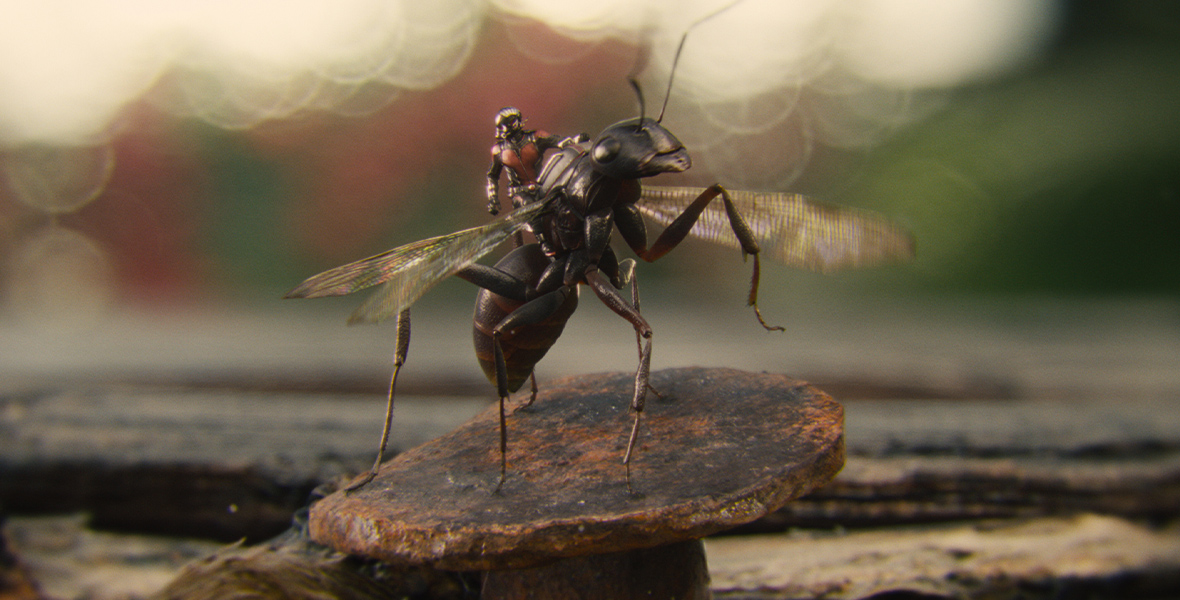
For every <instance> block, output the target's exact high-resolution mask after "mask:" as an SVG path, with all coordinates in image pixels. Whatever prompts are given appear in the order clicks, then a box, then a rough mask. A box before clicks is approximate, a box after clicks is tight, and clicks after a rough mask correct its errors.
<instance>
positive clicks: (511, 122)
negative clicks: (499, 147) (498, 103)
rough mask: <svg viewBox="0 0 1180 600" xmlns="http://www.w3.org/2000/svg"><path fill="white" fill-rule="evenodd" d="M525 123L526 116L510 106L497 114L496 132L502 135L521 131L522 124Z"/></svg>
mask: <svg viewBox="0 0 1180 600" xmlns="http://www.w3.org/2000/svg"><path fill="white" fill-rule="evenodd" d="M523 122H524V116H522V115H521V114H520V109H518V108H515V107H512V106H508V107H505V108H501V109H500V112H498V113H496V131H497V132H500V133H507V132H508V131H510V130H512V129H519V128H520V126H521V123H523Z"/></svg>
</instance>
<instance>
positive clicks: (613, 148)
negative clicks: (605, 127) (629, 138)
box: [592, 137, 622, 164]
mask: <svg viewBox="0 0 1180 600" xmlns="http://www.w3.org/2000/svg"><path fill="white" fill-rule="evenodd" d="M621 148H622V144H620V143H619V140H616V139H615V138H613V137H608V138H603V139H601V140H599V141H598V143H597V144H594V151H593V155H592V156H593V157H594V162H597V163H599V164H606V163H608V162H610V161H612V160H614V159H615V157H616V156H618V155H619V150H620V149H621Z"/></svg>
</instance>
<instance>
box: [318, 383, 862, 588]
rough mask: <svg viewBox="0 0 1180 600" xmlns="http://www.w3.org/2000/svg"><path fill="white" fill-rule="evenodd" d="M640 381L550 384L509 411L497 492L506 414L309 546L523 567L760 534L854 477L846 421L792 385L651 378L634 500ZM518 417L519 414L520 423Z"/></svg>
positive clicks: (409, 471)
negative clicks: (766, 523)
mask: <svg viewBox="0 0 1180 600" xmlns="http://www.w3.org/2000/svg"><path fill="white" fill-rule="evenodd" d="M633 381H634V378H633V375H631V374H624V373H612V374H598V375H585V376H579V377H572V378H567V379H562V380H558V381H552V382H547V383H545V384H544V385H542V392H541V394H540V395H539V396H538V398H537V401H536V403H535V404H533V405H532V406H531V407H528V408H519V407H520V406H521V405H522V404H523V400H525V399H527V395H526V394H520V395H518V397H517V398H518V399H517V401H514V402H512V403H511V404H510V408H509V411H511V414H510V415H509V417H508V440H509V441H508V479H507V481H506V482H505V484H504V486H503V489H502V490H501V492H500V493H499V494H496V493H493V490H494V489H495V487H496V483H497V481H498V478H499V430H498V424H497V423H498V421H497V413H496V408H495V407H494V406H493V407H491V409H489V410H488V411H486V412H484V413H481V414H480V415H478V416H477V417H476V418H474V419H472V420H471V421H469V422H468V423H466V424H465V425H463V426H462V427H460V428H459V429H457V430H455V431H453V432H451V433H450V434H448V435H446V436H443V437H442V438H439V439H437V440H435V441H433V442H430V443H427V444H425V445H422V446H419V447H417V448H414V449H412V450H410V451H408V452H405V453H403V454H401V455H399V456H397V457H396V458H395V459H393V460H392V461H390V462H388V463H386V464H385V465H384V467H383V468H382V470H381V472H380V474H379V475H378V476H377V478H376V479H374V480H373V481H372V482H371V483H370V484H369V485H368V486H366V487H364V488H362V489H360V490H358V491H355V492H352V493H336V494H333V495H331V496H329V497H327V498H325V499H323V500H321V501H320V502H318V503H317V504H315V505H314V506H313V507H312V509H311V517H310V529H311V535H312V537H313V539H315V540H316V541H319V542H321V543H324V544H327V545H330V546H332V547H335V548H337V549H339V550H342V551H345V552H348V553H351V554H359V555H365V556H371V557H374V558H379V559H382V560H386V561H389V562H394V563H402V564H405V563H413V564H433V565H435V566H438V567H441V568H446V569H455V570H486V569H504V568H521V567H527V566H532V565H537V564H542V563H544V562H546V561H551V560H553V559H555V558H560V557H570V556H580V555H586V554H601V553H608V552H619V551H622V550H628V549H634V548H646V547H653V546H658V545H662V544H669V543H673V542H678V541H683V540H687V539H693V538H698V537H702V536H704V535H708V534H710V533H714V532H717V531H721V530H724V529H727V528H729V527H733V526H735V525H739V524H742V523H746V522H749V521H751V520H754V519H756V518H758V517H761V516H762V515H765V514H766V513H768V512H770V511H773V510H775V509H777V508H779V507H781V506H782V505H783V504H785V503H786V502H787V501H789V500H791V499H792V498H795V497H798V496H800V495H802V494H805V493H807V492H808V491H810V490H812V489H814V488H815V487H817V486H819V485H822V484H823V483H825V482H827V481H828V480H830V479H831V478H832V477H833V476H834V475H835V474H836V472H837V471H839V470H840V467H841V466H842V465H843V463H844V440H843V409H842V408H841V407H840V405H839V404H837V403H836V402H835V401H834V400H832V399H831V398H830V397H829V396H827V395H826V394H824V393H823V392H821V391H819V390H817V389H815V388H813V387H811V386H808V385H807V384H805V383H803V382H800V381H796V380H793V379H790V378H788V377H785V376H782V375H771V374H756V373H749V372H744V371H737V370H733V369H703V368H686V369H671V370H665V371H658V372H655V373H652V377H651V383H652V385H653V386H654V387H655V388H656V389H657V390H658V391H659V393H660V394H661V396H662V397H656V396H654V395H649V397H648V402H647V407H646V411H645V413H644V418H643V425H642V432H641V434H640V443H639V448H638V450H637V452H636V456H634V457H633V458H632V482H633V485H634V490H635V493H634V494H631V493H629V492H628V490H627V485H626V480H625V477H624V470H623V465H622V457H623V449H624V448H625V446H626V443H627V436H628V434H629V432H630V427H631V420H632V413H631V412H630V409H629V406H628V403H629V400H630V397H631V389H632V387H631V386H632V385H633ZM517 409H519V410H517Z"/></svg>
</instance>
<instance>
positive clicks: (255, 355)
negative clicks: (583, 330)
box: [0, 0, 1180, 377]
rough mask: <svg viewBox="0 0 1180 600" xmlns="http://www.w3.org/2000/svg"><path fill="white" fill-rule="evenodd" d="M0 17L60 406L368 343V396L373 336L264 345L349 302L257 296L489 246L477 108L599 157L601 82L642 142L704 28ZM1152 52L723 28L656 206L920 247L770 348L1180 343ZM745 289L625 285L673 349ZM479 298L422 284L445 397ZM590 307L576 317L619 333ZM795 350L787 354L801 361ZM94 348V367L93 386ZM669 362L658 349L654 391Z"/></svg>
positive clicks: (687, 258) (1160, 38)
mask: <svg viewBox="0 0 1180 600" xmlns="http://www.w3.org/2000/svg"><path fill="white" fill-rule="evenodd" d="M4 4H5V5H6V8H5V12H6V16H5V18H4V19H3V21H2V22H0V294H2V298H3V303H2V305H0V306H2V310H0V324H2V328H3V331H4V332H5V333H4V337H5V338H6V340H7V341H6V342H5V343H3V344H2V346H3V353H4V363H6V365H7V367H6V368H8V369H10V370H12V371H13V372H17V373H25V374H29V373H33V374H41V375H44V376H51V377H57V376H63V377H68V376H69V375H71V374H78V373H80V372H83V371H85V370H86V369H95V370H102V369H103V368H107V367H109V366H110V364H109V363H103V362H102V361H103V360H109V361H116V360H118V361H121V362H120V364H123V365H124V366H125V368H128V369H132V370H135V369H137V368H140V367H142V368H144V369H151V368H154V367H153V365H157V366H158V364H157V362H158V363H159V364H166V365H173V366H175V365H188V366H190V367H192V366H193V365H194V364H195V363H200V366H203V367H205V368H207V369H209V370H216V369H217V368H225V367H229V366H233V362H234V361H235V360H236V358H234V357H236V356H239V355H241V356H246V355H248V356H250V357H251V360H253V361H256V362H257V363H260V364H263V365H264V366H267V367H269V368H272V369H275V370H280V371H281V370H283V369H285V368H287V367H288V366H290V365H291V364H292V363H291V361H295V360H297V359H298V358H299V357H301V356H306V355H308V354H315V353H317V352H323V351H324V350H323V349H324V348H330V347H332V345H333V344H337V345H340V346H341V347H343V346H352V345H356V344H362V345H363V344H369V345H371V346H372V348H373V352H372V355H373V356H372V361H373V362H372V363H371V366H372V367H373V368H374V369H375V370H376V369H378V368H379V367H380V365H382V364H384V363H385V361H387V360H388V352H389V351H390V350H391V349H392V348H391V340H390V337H391V335H392V332H391V331H390V329H391V328H381V327H378V328H369V329H367V330H365V331H361V330H358V329H348V328H345V327H343V326H342V325H341V326H340V327H339V328H338V329H337V328H335V327H334V326H333V328H327V327H325V328H323V329H317V330H316V332H317V333H316V336H315V337H313V336H311V335H304V336H303V337H299V335H298V334H297V333H291V332H290V331H289V330H288V329H287V328H288V325H287V324H288V323H299V322H301V320H306V319H309V318H317V317H316V316H317V315H327V316H325V317H324V319H325V320H330V321H331V322H332V323H336V322H338V321H337V319H341V318H342V316H343V315H344V314H346V313H347V311H348V310H350V309H351V307H354V306H355V305H356V304H357V303H359V302H360V300H361V299H360V298H359V297H358V298H348V299H343V300H327V301H317V302H292V301H287V302H283V301H281V300H279V297H280V296H281V295H282V293H283V292H284V291H286V290H287V289H289V288H290V287H292V286H294V285H295V284H296V283H298V282H299V281H301V280H302V279H303V278H304V277H306V276H308V275H311V274H313V273H316V272H318V271H320V270H323V269H324V268H327V267H330V266H334V265H336V264H340V263H342V262H346V261H350V260H354V259H357V258H361V257H364V256H367V255H369V254H373V253H376V252H379V251H382V250H384V249H387V248H390V247H392V246H395V245H398V244H401V243H406V242H409V241H413V240H417V239H421V238H423V237H427V236H430V235H438V234H442V233H446V232H449V231H453V230H457V229H460V228H465V227H470V226H474V225H477V224H480V223H483V222H485V221H486V219H488V218H489V217H488V216H487V214H486V213H485V212H484V205H485V201H484V198H483V189H484V181H483V173H484V172H485V171H486V169H487V166H488V148H489V146H490V144H491V143H492V133H493V126H492V118H493V116H494V114H495V111H496V110H497V109H499V108H501V107H502V106H508V105H514V106H518V107H520V108H521V109H522V110H523V112H524V114H525V116H526V118H527V125H528V126H529V127H533V128H540V129H545V130H548V131H550V132H554V133H559V134H563V135H572V134H575V133H578V132H582V131H585V132H587V133H589V134H591V135H594V134H595V133H597V132H598V131H599V130H600V129H601V128H603V127H605V126H606V125H608V124H609V123H612V122H614V121H616V120H620V119H624V118H629V117H633V116H635V115H636V114H637V110H638V106H637V102H636V100H635V97H634V95H633V93H632V91H631V90H630V89H629V87H628V86H627V83H626V79H625V78H626V75H627V74H628V73H629V72H630V71H632V70H633V69H634V68H635V66H636V64H637V61H641V60H642V64H643V71H642V77H641V82H642V84H643V89H644V91H645V93H646V97H647V102H648V112H649V114H651V113H655V112H657V111H658V107H659V104H660V102H661V101H662V100H663V96H664V86H665V83H666V81H667V73H668V69H669V67H670V63H671V56H672V53H673V50H674V48H675V44H676V42H677V40H678V39H679V36H680V34H681V33H682V32H683V31H684V29H685V28H686V27H687V25H688V24H689V23H690V22H692V21H693V20H695V19H698V18H699V17H700V16H702V15H705V14H708V13H709V12H711V11H713V10H716V9H717V8H718V7H719V6H721V5H722V4H724V3H721V2H694V3H683V2H667V3H661V2H642V3H635V2H608V1H599V2H561V3H542V2H536V3H533V2H528V1H527V0H495V1H488V2H478V1H473V0H447V1H445V2H433V3H422V2H409V1H405V2H398V1H375V0H348V1H347V2H320V1H317V0H303V1H300V2H289V1H284V2H252V3H248V4H246V5H242V4H240V3H237V2H202V3H181V4H176V3H164V4H160V3H155V2H142V1H138V0H119V1H113V2H103V3H81V4H77V3H70V2H37V3H17V2H5V3H4ZM1178 40H1180V9H1178V8H1177V7H1176V6H1175V5H1173V4H1172V3H1169V2H1137V3H1123V2H1087V3H1059V2H1050V1H1047V0H1042V1H1036V2H1028V1H1024V0H1005V1H999V2H997V1H995V0H956V1H954V2H943V1H937V2H935V1H931V2H886V1H884V0H845V1H837V0H830V1H825V2H778V1H772V0H745V1H744V2H739V3H738V4H737V5H736V6H734V7H733V8H732V9H730V10H728V11H726V12H724V13H722V14H720V15H718V16H717V17H716V18H714V19H712V20H710V21H708V22H706V23H704V24H702V25H701V26H700V27H698V28H696V29H695V30H694V31H693V32H692V35H691V36H690V37H689V39H688V43H687V45H686V47H685V51H684V55H683V58H682V61H681V66H680V68H679V71H678V72H677V73H676V82H675V86H674V89H673V93H672V97H671V99H670V102H669V104H668V110H667V117H666V119H665V123H666V124H667V125H668V126H669V127H670V129H672V130H673V131H674V132H676V133H677V134H678V135H680V136H681V139H682V140H683V141H684V142H685V143H686V145H687V146H688V148H689V150H690V152H692V154H693V158H694V167H693V169H692V171H691V172H690V173H688V174H685V175H683V176H671V177H670V176H665V177H661V178H660V181H659V182H658V183H664V184H672V185H681V184H707V183H711V182H713V181H719V182H722V183H723V184H725V185H728V186H730V187H734V188H750V189H773V190H790V191H798V192H802V193H806V194H808V195H812V196H814V197H816V198H820V199H824V200H827V201H831V202H836V203H840V204H845V205H850V206H857V207H863V208H868V209H872V210H878V211H882V212H884V213H886V214H888V215H890V216H891V217H893V218H895V219H897V220H898V221H899V222H901V223H903V224H905V225H906V226H907V227H909V228H911V229H912V230H913V231H914V233H915V235H916V236H917V239H918V258H917V260H916V261H914V262H913V263H912V264H910V265H907V266H902V267H892V268H888V269H880V270H871V271H866V272H863V273H849V274H840V275H837V276H833V277H828V276H818V275H812V274H806V273H798V272H792V271H789V270H787V269H785V268H781V267H778V266H776V265H773V264H769V263H768V264H767V265H766V267H765V268H764V275H763V288H762V305H763V311H764V312H765V313H766V314H767V315H768V318H770V319H771V320H772V321H781V322H784V323H786V324H788V325H794V326H796V327H804V324H806V323H807V322H809V321H810V320H813V319H819V320H823V319H829V320H833V319H834V320H839V319H844V318H849V319H855V318H857V317H856V315H857V314H859V313H858V311H859V310H860V307H871V306H893V307H912V306H917V305H922V304H923V303H927V302H930V303H935V304H938V305H939V306H952V307H954V306H960V305H962V306H971V304H970V303H971V302H972V301H977V300H978V301H982V302H984V303H985V304H988V303H993V304H994V303H999V304H1000V305H1003V304H1004V303H1005V302H1007V301H1008V300H1009V299H1028V298H1036V299H1038V300H1037V302H1038V303H1040V302H1047V304H1038V306H1045V307H1047V308H1045V309H1044V310H1047V311H1050V312H1052V311H1053V310H1055V309H1054V308H1053V307H1055V306H1058V305H1060V306H1067V305H1076V304H1077V303H1078V302H1081V303H1083V304H1084V303H1087V302H1090V301H1102V302H1105V301H1109V300H1111V299H1114V300H1118V301H1121V300H1122V299H1126V298H1132V299H1135V300H1136V301H1139V300H1144V299H1145V300H1147V302H1148V303H1149V304H1151V305H1152V306H1153V307H1155V308H1154V309H1153V310H1152V312H1151V315H1153V317H1152V318H1154V317H1155V316H1159V315H1163V316H1165V317H1166V318H1165V320H1164V321H1163V322H1161V323H1159V325H1160V326H1162V327H1166V328H1176V327H1177V326H1178V324H1177V311H1176V310H1175V308H1176V299H1177V294H1178V293H1180V236H1178V235H1177V226H1180V195H1178V190H1180V168H1178V167H1180V120H1178V119H1176V118H1175V115H1176V107H1177V106H1180V51H1178V50H1180V48H1178V46H1180V41H1178ZM641 56H642V59H641ZM622 254H623V255H626V254H627V252H625V251H624V252H623V253H622ZM747 277H748V265H744V264H743V263H742V262H741V260H740V256H738V255H737V253H735V252H732V251H726V250H722V249H717V248H711V247H708V246H707V245H705V244H700V243H690V244H686V245H685V246H684V247H683V248H680V249H678V250H677V251H676V252H674V253H672V254H671V255H670V256H668V257H667V258H665V259H663V260H662V261H660V262H659V263H656V264H651V265H647V264H644V265H641V268H640V278H641V279H640V282H641V285H642V289H643V293H644V296H645V297H646V298H650V300H649V302H648V303H647V304H646V305H645V311H649V312H650V314H651V315H652V319H653V324H654V326H655V327H656V328H657V333H659V332H661V331H663V332H668V331H670V330H675V331H682V330H684V329H691V327H693V324H692V323H679V322H669V321H667V320H663V319H661V318H660V316H659V314H660V313H659V311H660V310H661V308H662V307H677V306H680V307H684V308H685V309H686V310H703V311H705V312H696V313H690V314H694V315H702V316H708V317H710V318H712V319H714V320H715V322H714V323H713V324H712V326H713V327H718V326H722V327H725V326H728V325H726V324H729V323H739V324H741V325H743V326H746V325H750V324H751V323H752V322H753V319H752V317H751V316H750V315H748V314H747V312H748V311H747V310H746V309H745V308H744V307H743V306H742V305H743V299H744V290H745V287H746V285H747ZM473 296H474V290H473V289H472V288H471V286H470V285H469V284H466V283H464V282H458V281H449V282H445V283H444V284H442V285H440V286H439V287H438V288H437V289H436V290H435V291H433V292H431V293H430V294H428V295H427V296H426V297H425V298H424V299H423V301H422V302H421V303H420V304H421V306H422V310H421V311H420V312H421V314H422V315H423V316H422V317H421V318H423V319H425V321H424V323H429V322H430V321H431V320H433V319H437V320H438V321H439V322H440V324H439V327H443V328H450V329H446V330H445V332H444V333H437V334H436V335H437V337H438V338H439V339H448V340H452V341H453V344H454V345H453V347H447V348H435V349H434V350H433V351H435V352H441V353H443V354H446V355H447V356H449V357H453V359H454V360H455V361H456V362H460V361H462V362H464V363H466V364H470V365H473V364H474V362H473V359H472V358H471V357H470V349H469V344H470V342H469V338H468V335H469V334H467V333H466V332H465V331H466V328H467V325H466V321H467V319H468V315H469V312H470V302H471V299H472V298H473ZM1059 303H1060V304H1059ZM1161 307H1162V310H1159V309H1160V308H1161ZM600 309H601V307H596V308H595V309H584V310H583V311H582V312H583V313H591V315H592V316H590V317H585V318H589V319H592V320H593V319H595V318H599V319H602V320H604V321H609V320H610V319H611V318H613V317H612V316H611V315H609V313H607V312H606V311H602V310H600ZM963 310H970V309H968V308H964V309H963ZM594 315H597V317H595V316H594ZM580 317H584V315H579V316H576V317H575V322H576V321H578V319H579V318H580ZM1030 318H1036V316H1035V315H1031V316H1030ZM260 322H265V323H267V326H266V327H264V328H263V329H262V330H254V329H251V327H252V326H254V325H257V324H258V323H260ZM325 322H327V321H325ZM145 323H147V325H145ZM227 323H228V325H227ZM614 326H615V327H617V329H618V331H617V333H618V336H619V338H618V339H619V343H620V344H622V345H621V346H618V351H614V350H612V351H610V352H608V353H607V354H609V355H617V357H618V359H617V360H615V359H614V356H607V357H606V358H604V359H603V360H602V361H601V362H594V361H591V362H590V363H588V364H586V365H585V366H578V365H577V364H576V363H575V361H576V360H578V356H577V354H578V352H579V350H578V347H577V345H576V342H571V341H567V340H563V342H562V343H559V345H558V349H560V348H562V347H568V348H570V349H569V350H568V352H570V354H567V355H563V356H567V357H568V361H569V363H574V364H573V366H571V367H570V370H578V371H582V370H600V369H603V368H614V367H616V366H617V367H618V368H631V367H630V366H627V361H626V360H625V359H626V357H625V356H624V355H625V354H626V353H625V352H622V350H621V349H623V348H625V347H626V339H627V337H628V333H627V328H626V327H625V325H623V324H622V323H621V322H620V323H618V324H616V325H614ZM216 327H221V329H210V328H216ZM421 327H422V328H424V329H425V330H426V331H427V332H429V331H431V329H430V326H429V325H425V324H424V325H422V326H421ZM290 328H291V329H296V330H297V329H298V327H297V326H296V325H291V326H290ZM748 329H749V331H748V333H749V335H751V336H762V335H763V334H762V332H761V331H760V330H758V329H757V328H756V327H753V326H751V327H749V328H748ZM210 331H213V332H214V333H210ZM258 331H263V332H264V333H258ZM437 331H444V330H437ZM612 331H613V330H612ZM453 332H454V333H453ZM798 333H799V332H798V331H796V333H795V334H792V333H790V332H788V335H787V336H786V337H785V338H784V340H785V341H784V342H783V343H785V344H792V343H802V344H806V343H807V342H806V340H802V341H800V340H798V337H799V335H798ZM810 333H812V334H816V335H821V334H822V331H820V332H814V331H812V332H810ZM223 334H224V335H223ZM219 335H221V336H222V337H218V336H219ZM226 335H228V336H229V337H228V338H227V337H225V336H226ZM426 335H430V333H427V334H426ZM684 335H685V336H686V337H689V338H691V335H692V332H691V331H689V332H688V333H685V334H684ZM178 336H189V339H187V340H185V341H183V342H182V341H181V340H180V339H178ZM202 336H203V337H202ZM290 336H294V338H295V339H291V337H290ZM657 339H658V338H657ZM759 339H761V338H759ZM92 340H105V341H104V342H103V343H102V344H101V348H103V350H102V351H101V352H108V353H114V354H119V356H120V357H121V358H118V359H115V358H108V359H104V358H102V357H95V356H94V354H95V351H94V350H93V348H91V347H89V346H87V343H88V342H89V341H92ZM152 344H164V345H170V346H171V347H174V349H175V350H176V351H175V352H174V353H173V356H172V357H171V358H167V359H166V358H162V357H161V356H159V355H158V354H157V353H156V352H154V351H152V350H150V349H151V348H153V346H152ZM201 344H205V346H201ZM251 344H262V345H263V346H265V347H266V348H267V349H265V350H264V349H263V348H262V346H260V347H259V350H258V351H252V350H251V349H250V348H251ZM145 348H147V350H145ZM558 349H555V353H558V352H559V350H558ZM222 350H225V351H226V352H230V355H231V356H230V357H227V354H226V353H225V352H222ZM415 350H420V349H419V348H418V347H417V346H416V347H415ZM231 351H232V352H231ZM233 352H237V353H238V354H233ZM412 352H413V351H412ZM411 360H414V359H413V358H412V359H411ZM554 360H555V361H556V362H555V363H554V365H555V366H558V365H562V364H567V363H562V362H560V361H561V360H565V359H560V358H559V359H554ZM71 361H72V362H71ZM96 361H98V362H96ZM153 361H157V362H153ZM218 361H221V362H220V363H219V362H218ZM668 362H669V361H667V360H663V359H661V356H660V351H659V346H658V345H657V348H656V359H655V363H654V364H655V365H657V366H660V367H663V366H673V365H672V364H668ZM673 362H674V361H673ZM684 362H703V363H707V364H714V363H715V364H727V363H729V362H732V361H730V360H727V359H725V358H715V359H710V360H706V359H701V358H698V359H696V360H695V361H688V360H686V361H684ZM104 365H106V367H104ZM127 365H131V366H127ZM134 365H139V366H138V367H137V366H134ZM542 366H545V363H542ZM783 368H785V369H787V370H792V366H791V365H786V366H784V367H783ZM564 370H565V368H564V367H559V366H558V368H556V369H555V372H552V373H551V374H552V375H557V374H560V373H561V372H562V371H564ZM471 373H472V376H473V377H478V375H477V374H476V371H475V369H471Z"/></svg>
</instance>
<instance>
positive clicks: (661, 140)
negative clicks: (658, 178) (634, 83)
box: [590, 117, 692, 179]
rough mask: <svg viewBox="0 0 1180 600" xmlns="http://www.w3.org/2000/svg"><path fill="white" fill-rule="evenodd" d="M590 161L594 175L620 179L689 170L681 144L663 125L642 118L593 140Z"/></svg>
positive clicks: (690, 160) (607, 129)
mask: <svg viewBox="0 0 1180 600" xmlns="http://www.w3.org/2000/svg"><path fill="white" fill-rule="evenodd" d="M590 158H591V160H592V161H593V163H594V169H595V170H596V171H598V172H600V173H605V174H607V175H609V176H612V177H618V178H621V179H634V178H637V177H651V176H652V175H659V174H660V173H680V172H682V171H686V170H688V168H689V167H691V166H692V159H691V158H689V156H688V150H685V149H684V144H681V143H680V140H678V139H676V136H674V135H672V132H670V131H668V130H667V129H665V128H664V126H663V125H660V124H659V123H658V122H656V121H654V120H652V119H648V118H644V117H640V118H638V119H627V120H626V121H619V122H618V123H615V124H614V125H611V126H610V127H607V128H606V129H604V130H603V131H602V133H600V134H598V137H597V138H595V140H594V145H593V147H592V148H591V150H590Z"/></svg>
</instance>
